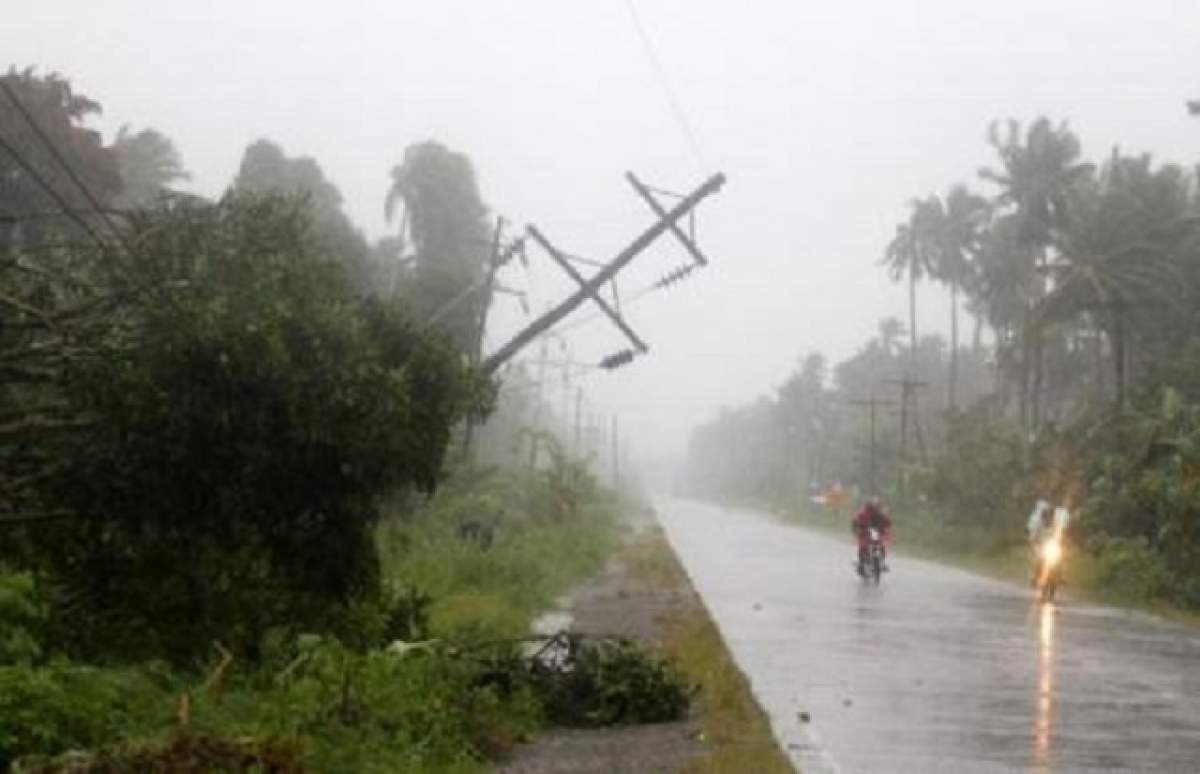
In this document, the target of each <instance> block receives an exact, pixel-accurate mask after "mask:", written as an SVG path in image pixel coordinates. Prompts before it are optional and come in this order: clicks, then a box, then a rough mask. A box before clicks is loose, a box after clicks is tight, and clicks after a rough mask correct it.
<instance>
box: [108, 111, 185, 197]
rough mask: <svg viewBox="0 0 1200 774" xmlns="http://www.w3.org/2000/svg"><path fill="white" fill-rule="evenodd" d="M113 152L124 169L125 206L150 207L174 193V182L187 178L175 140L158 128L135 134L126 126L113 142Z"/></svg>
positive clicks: (122, 169)
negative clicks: (166, 195)
mask: <svg viewBox="0 0 1200 774" xmlns="http://www.w3.org/2000/svg"><path fill="white" fill-rule="evenodd" d="M112 148H113V153H114V154H115V155H116V158H117V165H118V167H119V169H120V172H121V182H122V187H121V193H120V195H119V196H118V197H116V199H115V203H116V204H117V205H118V206H121V207H148V206H151V205H153V204H154V203H155V201H156V200H158V198H159V197H161V196H163V195H164V194H168V193H170V192H171V187H170V186H171V184H172V183H174V182H176V181H180V180H187V179H188V177H189V175H188V173H187V171H186V170H185V169H184V168H183V160H182V159H181V158H180V156H179V151H178V150H176V149H175V144H174V143H172V142H171V139H170V138H169V137H167V136H166V135H164V134H163V133H161V132H158V131H156V130H154V129H143V130H142V131H140V132H137V133H134V132H133V130H131V129H130V128H129V127H128V126H122V127H121V128H120V130H119V131H118V132H117V138H116V140H114V141H113V146H112Z"/></svg>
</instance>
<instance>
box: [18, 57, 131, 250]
mask: <svg viewBox="0 0 1200 774" xmlns="http://www.w3.org/2000/svg"><path fill="white" fill-rule="evenodd" d="M0 81H2V82H3V83H4V85H5V86H6V87H7V88H8V89H11V90H12V91H13V92H14V93H15V94H16V96H17V99H18V100H20V104H21V106H22V107H23V108H24V109H25V110H26V111H28V112H29V114H30V115H31V116H32V117H33V119H34V121H36V122H37V125H38V127H39V128H40V129H41V131H42V132H43V133H44V134H45V136H46V137H47V139H49V140H50V142H52V143H53V144H54V147H55V148H56V149H57V150H58V151H59V152H60V153H61V154H62V156H63V158H65V159H66V160H67V162H68V163H69V164H70V165H71V169H72V170H73V171H74V172H75V174H76V175H78V177H79V179H80V180H81V181H82V182H83V183H84V185H86V186H87V187H88V190H89V191H90V192H91V193H92V195H93V196H95V197H96V198H97V199H98V200H99V202H100V203H101V204H107V203H109V202H111V200H112V198H113V197H114V196H116V195H117V194H118V193H119V192H120V190H121V176H120V172H119V171H118V166H117V159H116V156H115V155H114V154H113V152H112V149H111V148H109V147H106V146H105V145H104V142H103V139H102V138H101V136H100V133H99V132H97V131H95V130H93V129H90V128H88V127H87V126H85V121H86V120H87V119H88V118H89V117H91V116H94V115H98V114H99V113H100V112H101V110H100V104H99V103H98V102H96V101H94V100H92V99H89V98H88V97H86V96H84V95H83V94H80V93H78V92H76V91H75V90H74V89H73V88H72V87H71V83H70V82H69V81H68V80H67V79H66V78H63V77H62V76H61V75H59V74H58V73H50V74H48V75H44V76H42V75H38V74H37V73H36V71H35V70H34V69H33V68H32V67H31V68H28V69H25V70H17V69H16V68H15V67H14V68H10V69H9V70H8V72H7V73H6V74H3V75H0ZM0 105H3V109H0V137H4V138H5V140H6V142H8V143H9V144H11V145H12V146H13V148H14V150H15V151H16V152H17V153H18V154H19V155H20V157H21V159H23V160H24V161H25V162H26V163H27V164H28V165H30V166H31V167H32V168H33V169H34V170H35V171H36V172H37V173H38V175H39V176H40V177H41V178H42V179H43V180H44V181H45V182H46V183H47V184H48V185H49V186H50V187H52V188H53V189H54V190H55V191H57V192H58V193H59V195H60V196H62V197H63V198H64V199H65V201H66V203H67V205H68V206H70V207H72V208H78V209H80V210H85V211H86V210H88V209H91V204H90V203H89V202H88V201H87V199H86V198H84V195H83V193H82V192H81V191H80V190H79V189H78V187H76V186H75V185H74V184H73V183H72V181H71V180H70V178H69V177H68V176H67V173H66V171H65V170H64V169H63V168H62V166H61V165H59V164H58V162H57V161H56V160H55V158H54V156H53V155H52V153H51V151H50V150H49V149H48V148H47V147H46V145H45V144H44V143H43V142H42V141H41V139H40V138H39V137H38V135H37V133H36V132H35V130H34V129H33V128H32V127H31V126H30V125H29V123H28V122H27V121H26V120H25V118H24V116H23V115H22V112H21V111H19V110H18V109H17V108H16V106H15V105H12V104H11V103H10V100H9V98H8V95H7V94H4V93H2V92H0ZM59 210H60V206H59V204H58V203H57V202H56V201H55V200H54V199H53V197H52V196H51V195H50V194H49V193H48V192H47V191H46V190H44V189H43V188H42V186H41V185H40V184H39V183H38V182H37V181H36V180H35V179H34V178H33V177H32V176H31V175H29V174H28V173H27V171H26V170H25V169H24V168H23V166H22V165H21V164H20V163H19V162H18V161H16V159H14V158H13V157H11V156H10V155H9V154H8V153H0V213H3V214H4V215H6V216H11V217H12V218H13V219H12V220H9V219H7V218H6V219H5V220H0V256H2V255H3V254H4V251H5V250H6V249H7V248H9V247H11V246H15V245H22V244H24V245H32V244H39V243H41V242H44V241H47V240H50V239H57V238H70V239H82V238H83V237H84V234H83V232H82V231H81V230H80V228H79V227H78V226H77V225H75V224H72V223H70V222H68V220H67V219H66V218H46V217H44V216H45V214H46V213H47V212H50V213H53V212H58V211H59Z"/></svg>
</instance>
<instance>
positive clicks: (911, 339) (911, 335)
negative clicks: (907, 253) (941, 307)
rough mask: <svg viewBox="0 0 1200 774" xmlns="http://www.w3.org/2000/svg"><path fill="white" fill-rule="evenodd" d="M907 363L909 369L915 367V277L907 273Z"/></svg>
mask: <svg viewBox="0 0 1200 774" xmlns="http://www.w3.org/2000/svg"><path fill="white" fill-rule="evenodd" d="M908 362H909V366H910V368H913V369H915V368H916V365H917V275H916V272H914V271H912V270H910V271H909V272H908Z"/></svg>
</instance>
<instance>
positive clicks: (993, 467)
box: [925, 411, 1028, 532]
mask: <svg viewBox="0 0 1200 774" xmlns="http://www.w3.org/2000/svg"><path fill="white" fill-rule="evenodd" d="M948 428H949V429H948V432H947V434H946V452H945V454H944V455H943V456H941V457H940V458H939V459H938V461H937V462H936V463H935V465H934V466H933V470H932V474H931V476H930V480H929V482H928V485H927V486H926V488H925V491H927V493H928V495H929V496H930V497H931V498H932V499H933V500H934V501H935V502H937V503H938V505H939V506H940V507H941V508H942V509H943V510H944V512H945V516H946V520H947V521H948V522H951V523H954V524H962V525H966V524H970V525H977V526H986V527H996V528H1000V529H1004V528H1005V527H1009V528H1012V525H1019V524H1020V520H1021V516H1022V510H1021V509H1022V505H1023V504H1024V503H1026V502H1028V497H1027V496H1026V492H1025V491H1023V490H1024V486H1023V484H1024V478H1025V476H1024V458H1025V450H1024V447H1023V445H1022V443H1021V438H1020V436H1019V435H1018V434H1017V432H1016V431H1015V429H1014V428H1013V427H1011V426H1010V425H1009V424H1007V423H1005V422H998V421H995V420H989V419H988V418H987V416H986V414H985V413H984V412H981V411H977V412H973V413H969V414H961V415H959V416H956V417H953V418H951V419H950V421H949V423H948ZM1015 531H1016V530H1015V529H1014V532H1015Z"/></svg>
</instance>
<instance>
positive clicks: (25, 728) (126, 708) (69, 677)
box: [0, 662, 172, 770]
mask: <svg viewBox="0 0 1200 774" xmlns="http://www.w3.org/2000/svg"><path fill="white" fill-rule="evenodd" d="M171 706H172V703H171V699H170V693H169V691H168V690H167V689H166V688H165V687H164V684H163V683H161V682H159V681H157V680H155V679H152V678H151V676H150V675H149V674H148V673H146V672H143V671H139V670H108V669H99V668H96V667H87V666H80V665H77V664H72V663H69V662H53V663H51V664H49V665H47V666H45V667H32V666H28V665H18V666H8V667H0V770H3V769H4V768H5V767H6V766H8V765H10V764H11V763H12V762H13V761H14V760H15V759H16V758H17V757H19V756H21V755H25V754H41V755H55V754H58V753H60V752H63V751H64V750H74V749H87V748H91V747H95V746H99V745H102V744H104V743H107V742H109V741H111V740H113V739H117V738H121V737H124V736H129V735H136V734H137V733H138V732H139V731H141V732H145V731H146V730H148V729H150V728H153V727H155V726H156V725H158V724H159V723H160V722H162V720H163V719H164V718H166V717H169V714H170V708H171Z"/></svg>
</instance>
